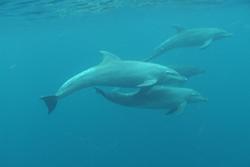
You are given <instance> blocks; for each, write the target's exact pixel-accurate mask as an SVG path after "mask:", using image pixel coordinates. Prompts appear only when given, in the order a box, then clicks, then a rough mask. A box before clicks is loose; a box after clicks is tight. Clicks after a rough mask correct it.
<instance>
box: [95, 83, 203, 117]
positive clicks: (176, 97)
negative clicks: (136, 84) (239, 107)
mask: <svg viewBox="0 0 250 167" xmlns="http://www.w3.org/2000/svg"><path fill="white" fill-rule="evenodd" d="M95 89H96V92H97V93H99V94H101V95H102V96H103V97H105V98H106V99H108V100H109V101H112V102H113V103H116V104H120V105H124V106H129V107H136V108H144V109H163V110H165V111H166V113H167V114H171V113H175V112H181V111H183V110H184V108H185V107H186V105H187V104H188V103H195V102H203V101H207V99H206V98H204V97H203V96H202V95H201V94H200V93H199V92H197V91H195V90H193V89H189V88H179V87H172V86H165V85H155V86H152V87H148V88H141V89H139V91H135V92H129V93H124V92H121V91H117V90H113V91H111V92H107V91H104V90H102V89H100V88H95Z"/></svg>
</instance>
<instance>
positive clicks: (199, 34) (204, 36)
mask: <svg viewBox="0 0 250 167" xmlns="http://www.w3.org/2000/svg"><path fill="white" fill-rule="evenodd" d="M174 28H175V29H176V31H177V33H176V34H175V35H174V36H172V37H170V38H168V39H167V40H165V41H164V42H163V43H161V44H160V46H158V47H157V48H156V50H155V54H154V55H153V56H151V57H149V58H147V59H146V60H145V61H150V60H152V59H154V58H156V57H158V56H161V55H162V54H164V53H165V52H167V51H169V50H171V49H175V48H184V47H200V48H201V49H204V48H207V47H208V46H209V45H210V44H211V43H212V42H213V41H215V40H219V39H222V38H226V37H231V36H232V33H229V32H227V31H225V30H223V29H219V28H193V29H185V28H183V27H180V26H174Z"/></svg>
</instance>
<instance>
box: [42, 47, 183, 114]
mask: <svg viewBox="0 0 250 167" xmlns="http://www.w3.org/2000/svg"><path fill="white" fill-rule="evenodd" d="M100 53H101V54H102V55H103V60H102V62H101V63H100V64H99V65H96V66H93V67H90V68H88V69H87V70H84V71H82V72H80V73H78V74H76V75H75V76H73V77H72V78H70V79H68V80H67V81H66V82H65V83H64V84H63V85H62V86H61V87H60V88H59V89H58V90H57V92H56V93H55V94H54V95H51V96H44V97H41V99H42V100H43V101H44V102H45V104H46V105H47V108H48V112H49V113H50V112H51V111H53V110H54V109H55V107H56V104H57V101H58V100H59V99H62V98H64V97H66V96H68V95H71V94H72V93H74V92H76V91H79V90H80V89H83V88H87V87H92V86H113V87H125V88H140V87H148V86H153V85H155V84H173V83H175V82H176V83H178V82H183V81H186V80H187V78H186V77H183V76H181V75H180V74H179V73H178V72H176V71H175V70H173V69H171V68H168V67H166V66H162V65H159V64H154V63H148V62H141V61H130V60H121V59H120V58H119V57H118V56H116V55H114V54H112V53H110V52H107V51H100Z"/></svg>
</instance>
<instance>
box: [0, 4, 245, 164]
mask: <svg viewBox="0 0 250 167" xmlns="http://www.w3.org/2000/svg"><path fill="white" fill-rule="evenodd" d="M69 2H73V1H56V0H54V1H52V0H48V1H46V0H44V1H32V0H30V1H17V0H16V1H14V0H13V1H10V0H9V1H7V0H6V1H4V0H3V1H1V2H0V9H1V12H0V34H1V35H0V76H1V82H0V85H1V87H0V89H1V95H0V101H1V109H0V166H1V167H16V166H18V167H22V166H25V167H33V166H37V167H40V166H41V167H44V166H46V167H57V166H60V167H68V166H74V167H83V166H84V167H99V166H109V167H113V166H115V167H128V166H129V167H138V166H139V167H166V166H171V167H182V166H185V167H211V166H214V167H225V166H226V167H236V166H237V167H250V128H249V127H250V88H249V85H250V66H249V62H250V57H249V56H250V50H249V47H250V21H249V18H250V2H249V1H246V0H245V1H237V0H235V1H232V0H231V1H226V0H225V1H223V0H220V1H218V0H217V1H213V0H211V1H198V0H196V1H193V2H192V1H191V0H190V1H185V2H184V1H183V3H182V2H181V1H151V2H150V1H148V2H145V1H144V2H143V1H137V2H136V1H131V2H129V1H127V3H125V2H126V1H125V2H123V3H121V1H105V2H104V3H100V2H98V1H90V2H92V3H93V4H91V5H92V6H91V5H90V7H89V6H88V5H86V4H85V6H84V3H82V4H81V5H82V6H80V5H79V4H74V7H72V4H71V3H69ZM75 2H77V3H79V2H80V1H75ZM82 2H83V1H82ZM118 2H119V3H118ZM156 2H157V3H156ZM167 2H168V3H167ZM86 3H87V2H86ZM93 5H94V7H93ZM105 5H106V6H105ZM107 5H108V6H107ZM83 6H84V7H83ZM86 6H87V7H86ZM81 8H82V9H84V10H79V9H81ZM172 25H182V26H184V27H187V28H196V27H218V28H223V29H225V30H227V31H229V32H232V33H233V36H232V37H231V38H228V39H223V40H221V41H218V42H217V41H216V42H214V43H213V44H211V46H209V47H208V48H206V49H204V50H200V49H199V48H188V49H187V48H180V49H176V50H173V51H170V52H168V53H166V55H164V56H161V57H159V58H157V59H156V60H154V62H156V63H159V64H162V65H169V64H177V65H188V66H195V67H199V68H202V69H205V70H206V73H205V74H203V75H200V76H197V77H194V78H192V79H190V81H188V83H187V84H186V85H184V87H189V88H193V89H195V90H197V91H199V92H201V93H202V95H204V96H205V97H207V98H208V102H206V103H200V104H195V105H189V106H188V107H187V108H186V110H185V111H184V112H183V113H181V114H176V115H175V114H174V115H170V116H166V115H165V114H163V113H162V112H160V111H157V110H144V109H136V108H128V107H124V106H119V105H117V104H113V103H110V102H109V101H107V100H106V99H104V98H102V97H101V96H99V95H97V94H96V92H95V91H94V90H93V89H92V88H89V89H84V90H82V91H80V92H78V93H75V94H73V95H71V96H70V97H67V98H65V99H63V100H62V101H60V102H59V104H58V106H57V108H56V111H54V112H53V113H52V114H50V115H48V113H47V109H46V107H45V106H44V104H43V102H42V101H41V100H40V97H41V96H42V95H48V94H51V93H54V92H55V91H56V90H57V89H58V87H59V86H60V85H61V84H62V83H63V82H64V81H65V80H67V79H68V78H69V77H71V76H73V75H75V74H76V73H78V72H80V71H82V70H84V69H86V68H88V67H90V66H93V65H96V64H98V63H99V62H100V61H101V59H102V56H101V55H100V53H99V50H107V51H110V52H112V53H114V54H116V55H118V56H119V57H121V58H122V59H131V60H142V59H143V58H145V57H148V56H150V55H152V53H153V51H154V48H155V47H156V46H157V45H158V44H159V43H161V42H162V41H164V40H165V39H167V38H168V37H170V36H172V35H173V34H175V30H174V29H173V28H172Z"/></svg>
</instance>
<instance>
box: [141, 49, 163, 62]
mask: <svg viewBox="0 0 250 167" xmlns="http://www.w3.org/2000/svg"><path fill="white" fill-rule="evenodd" d="M161 54H162V52H159V51H157V52H156V53H155V54H153V55H152V56H149V57H147V58H145V59H143V61H145V62H149V61H152V60H153V59H155V58H156V57H159V56H160V55H161Z"/></svg>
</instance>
